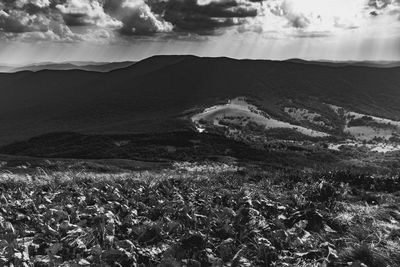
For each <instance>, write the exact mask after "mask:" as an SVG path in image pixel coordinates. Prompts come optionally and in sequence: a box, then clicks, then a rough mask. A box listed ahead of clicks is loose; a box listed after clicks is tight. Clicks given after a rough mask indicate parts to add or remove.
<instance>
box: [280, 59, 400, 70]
mask: <svg viewBox="0 0 400 267" xmlns="http://www.w3.org/2000/svg"><path fill="white" fill-rule="evenodd" d="M286 62H293V63H302V64H311V65H322V66H331V67H344V66H358V67H372V68H395V67H400V61H384V60H383V61H328V60H316V61H315V60H310V61H309V60H304V59H299V58H292V59H288V60H286Z"/></svg>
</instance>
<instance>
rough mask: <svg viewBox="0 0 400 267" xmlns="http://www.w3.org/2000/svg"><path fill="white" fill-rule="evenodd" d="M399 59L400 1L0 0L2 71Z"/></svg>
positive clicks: (0, 60) (0, 59) (0, 58)
mask: <svg viewBox="0 0 400 267" xmlns="http://www.w3.org/2000/svg"><path fill="white" fill-rule="evenodd" d="M158 54H194V55H199V56H213V57H214V56H228V57H234V58H254V59H273V60H282V59H288V58H303V59H308V60H337V61H343V60H360V61H361V60H385V61H395V60H400V0H0V64H3V65H14V64H17V65H21V64H31V63H37V62H47V61H51V62H62V61H108V62H109V61H136V60H141V59H143V58H146V57H149V56H152V55H158Z"/></svg>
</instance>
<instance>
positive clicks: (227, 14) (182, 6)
mask: <svg viewBox="0 0 400 267" xmlns="http://www.w3.org/2000/svg"><path fill="white" fill-rule="evenodd" d="M256 2H261V1H259V0H257V1H248V0H246V1H245V0H209V1H207V0H203V1H201V0H168V1H157V0H150V1H149V3H150V6H151V7H152V8H153V9H154V10H155V12H158V13H160V14H163V17H164V19H165V20H167V21H169V22H171V23H172V24H173V25H174V26H175V27H176V29H177V30H178V31H188V32H197V33H199V32H200V33H201V32H203V33H212V32H214V31H215V30H218V29H220V28H225V27H229V26H234V25H240V24H242V23H244V21H245V18H250V17H255V16H257V14H258V8H257V6H256V5H255V3H256Z"/></svg>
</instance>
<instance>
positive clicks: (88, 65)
mask: <svg viewBox="0 0 400 267" xmlns="http://www.w3.org/2000/svg"><path fill="white" fill-rule="evenodd" d="M134 63H135V62H133V61H123V62H111V63H104V62H80V61H76V62H75V61H73V62H63V63H51V62H44V63H40V64H32V65H26V66H22V67H16V68H8V69H4V71H3V72H19V71H33V72H37V71H41V70H85V71H95V72H108V71H112V70H116V69H122V68H126V67H129V66H131V65H133V64H134ZM0 71H1V68H0Z"/></svg>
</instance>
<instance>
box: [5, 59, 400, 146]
mask: <svg viewBox="0 0 400 267" xmlns="http://www.w3.org/2000/svg"><path fill="white" fill-rule="evenodd" d="M0 83H1V89H0V90H1V91H0V93H1V95H2V97H1V98H0V145H1V144H6V143H10V142H12V141H17V140H24V139H26V138H29V137H32V136H36V135H39V134H44V133H49V132H55V131H78V132H83V133H137V132H152V131H170V130H176V129H180V128H182V127H186V126H188V122H187V121H186V120H184V119H182V115H183V114H184V113H186V114H187V113H188V112H189V110H193V108H203V107H207V106H209V105H212V104H215V103H216V102H217V101H222V100H226V99H229V98H234V97H237V96H249V97H252V98H253V99H255V100H256V101H257V103H258V105H259V106H260V107H261V108H263V109H266V110H271V111H274V110H277V108H276V107H277V106H278V105H279V103H280V101H282V99H289V98H290V99H295V100H297V101H315V102H326V103H331V104H337V105H340V106H343V107H351V108H352V110H355V111H360V112H362V113H365V114H377V115H380V116H383V117H388V118H392V119H399V118H400V90H399V88H400V68H371V67H368V68H366V67H359V66H342V67H332V66H324V65H318V64H302V63H294V62H279V61H265V60H234V59H229V58H199V57H194V56H155V57H151V58H148V59H146V60H143V61H141V62H138V63H136V64H134V65H132V66H129V67H126V68H123V69H118V70H113V71H110V72H107V73H99V72H87V71H82V70H64V71H56V70H42V71H38V72H31V71H22V72H18V73H2V74H0Z"/></svg>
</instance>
